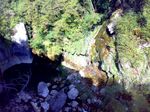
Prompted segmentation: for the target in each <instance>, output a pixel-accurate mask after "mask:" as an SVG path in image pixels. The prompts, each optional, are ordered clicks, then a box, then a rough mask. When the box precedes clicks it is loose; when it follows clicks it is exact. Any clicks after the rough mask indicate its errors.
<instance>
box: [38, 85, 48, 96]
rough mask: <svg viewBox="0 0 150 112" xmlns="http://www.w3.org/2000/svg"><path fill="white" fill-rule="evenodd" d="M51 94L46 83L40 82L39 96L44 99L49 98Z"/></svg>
mask: <svg viewBox="0 0 150 112" xmlns="http://www.w3.org/2000/svg"><path fill="white" fill-rule="evenodd" d="M48 94H49V90H48V86H47V84H46V83H45V82H40V83H39V84H38V95H39V96H42V97H47V95H48Z"/></svg>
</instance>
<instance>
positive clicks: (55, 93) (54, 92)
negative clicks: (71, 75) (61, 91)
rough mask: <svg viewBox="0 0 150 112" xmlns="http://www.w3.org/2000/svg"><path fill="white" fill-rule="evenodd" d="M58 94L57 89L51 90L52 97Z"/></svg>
mask: <svg viewBox="0 0 150 112" xmlns="http://www.w3.org/2000/svg"><path fill="white" fill-rule="evenodd" d="M57 94H58V91H56V90H52V91H51V92H50V95H51V96H52V97H55V96H56V95H57Z"/></svg>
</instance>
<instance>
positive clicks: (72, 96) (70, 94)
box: [67, 88, 79, 100]
mask: <svg viewBox="0 0 150 112" xmlns="http://www.w3.org/2000/svg"><path fill="white" fill-rule="evenodd" d="M67 94H68V98H69V99H72V100H74V99H76V97H77V96H78V95H79V91H78V90H77V89H76V88H72V89H70V90H69V91H68V93H67Z"/></svg>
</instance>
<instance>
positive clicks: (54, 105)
mask: <svg viewBox="0 0 150 112" xmlns="http://www.w3.org/2000/svg"><path fill="white" fill-rule="evenodd" d="M66 100H67V95H66V94H65V93H64V92H63V91H60V92H58V94H57V95H56V96H55V97H54V98H51V99H50V100H49V104H50V110H51V112H59V111H60V110H61V109H62V107H63V106H64V105H65V103H66Z"/></svg>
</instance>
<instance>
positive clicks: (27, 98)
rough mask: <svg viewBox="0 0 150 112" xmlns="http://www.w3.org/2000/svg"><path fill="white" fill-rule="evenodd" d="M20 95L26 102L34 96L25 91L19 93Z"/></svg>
mask: <svg viewBox="0 0 150 112" xmlns="http://www.w3.org/2000/svg"><path fill="white" fill-rule="evenodd" d="M18 97H19V98H20V99H21V100H23V101H24V102H28V101H29V100H30V99H31V98H32V97H31V96H30V95H29V94H28V93H25V92H23V91H22V92H20V93H18Z"/></svg>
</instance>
